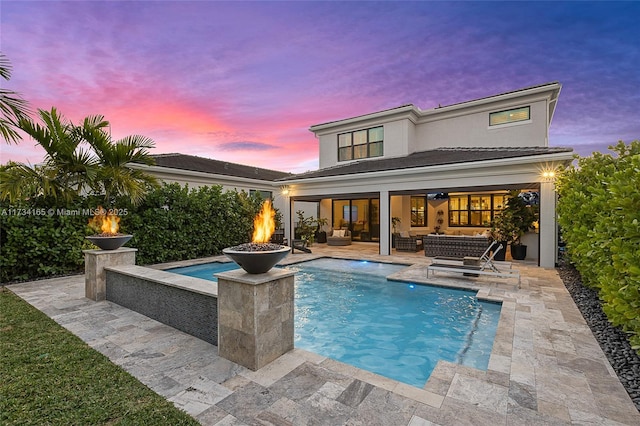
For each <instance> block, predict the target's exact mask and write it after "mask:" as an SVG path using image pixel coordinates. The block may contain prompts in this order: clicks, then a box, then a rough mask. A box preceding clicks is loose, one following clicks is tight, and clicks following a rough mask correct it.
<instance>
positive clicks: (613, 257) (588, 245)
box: [558, 141, 640, 350]
mask: <svg viewBox="0 0 640 426" xmlns="http://www.w3.org/2000/svg"><path fill="white" fill-rule="evenodd" d="M610 149H611V150H612V151H614V152H615V153H616V154H617V155H616V156H613V155H611V154H601V153H594V154H593V155H592V156H591V157H586V158H581V159H579V161H578V165H577V167H572V168H570V169H568V170H566V171H565V172H564V173H563V174H562V176H561V177H560V178H559V180H558V194H559V202H558V222H559V224H560V226H561V228H562V232H563V236H564V239H565V241H566V242H567V252H568V254H569V256H570V259H571V261H572V262H573V263H574V264H575V265H576V268H577V269H578V271H579V272H580V274H581V276H582V279H583V282H584V283H585V284H586V285H588V286H592V287H595V288H597V289H598V291H599V295H600V298H601V300H602V302H603V310H604V312H605V313H606V314H607V317H608V318H609V320H610V321H611V323H612V324H614V325H618V326H621V327H622V329H623V330H625V331H626V332H628V333H629V334H630V341H631V343H632V345H633V346H634V349H636V350H640V190H639V188H640V141H633V142H631V143H630V144H629V145H625V144H624V143H623V142H619V143H618V144H617V145H616V146H612V147H610Z"/></svg>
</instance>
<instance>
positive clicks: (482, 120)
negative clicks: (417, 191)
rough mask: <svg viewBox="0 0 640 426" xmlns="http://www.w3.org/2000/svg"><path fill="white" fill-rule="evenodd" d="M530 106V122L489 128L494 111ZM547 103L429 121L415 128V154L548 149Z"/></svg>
mask: <svg viewBox="0 0 640 426" xmlns="http://www.w3.org/2000/svg"><path fill="white" fill-rule="evenodd" d="M521 106H530V107H531V119H530V120H528V121H523V122H519V123H510V124H504V125H500V126H489V114H490V113H491V112H494V111H502V110H505V109H511V108H517V107H521ZM548 145H549V143H548V139H547V103H546V101H544V100H541V101H537V102H519V103H518V104H511V105H497V106H496V107H494V108H491V109H484V110H482V111H478V112H473V113H469V114H465V115H456V116H451V117H446V118H440V119H435V117H434V119H432V120H431V121H427V122H424V123H420V124H418V125H417V126H416V151H425V150H429V149H436V148H445V147H446V148H451V147H527V146H548Z"/></svg>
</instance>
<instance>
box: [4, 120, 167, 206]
mask: <svg viewBox="0 0 640 426" xmlns="http://www.w3.org/2000/svg"><path fill="white" fill-rule="evenodd" d="M38 113H39V116H40V119H41V121H42V122H43V125H40V124H37V123H34V122H33V121H32V120H31V119H28V118H24V119H21V120H20V122H19V124H20V128H21V129H22V130H23V131H24V132H25V133H27V134H28V135H29V136H31V137H32V138H33V139H34V140H35V141H36V142H37V143H38V144H39V145H40V146H41V147H42V148H43V149H44V150H45V151H46V155H45V158H44V162H43V164H42V165H37V166H35V167H29V166H27V165H25V164H21V163H9V164H8V165H7V166H3V167H2V168H0V198H1V199H8V200H9V201H11V202H14V201H16V200H20V199H27V198H32V197H38V196H51V197H53V198H54V199H56V200H65V201H66V200H70V199H73V198H74V197H77V196H79V195H80V194H83V193H94V194H97V195H104V199H105V203H106V204H107V205H111V204H112V202H113V199H114V197H116V196H128V197H130V198H131V200H132V202H134V203H137V202H139V201H141V200H142V198H143V197H144V194H145V193H146V192H147V190H148V189H149V187H150V186H156V185H157V184H158V183H157V180H156V179H155V178H154V177H153V176H150V175H148V174H146V173H144V172H143V171H141V170H133V169H130V168H129V167H127V165H128V164H130V163H132V162H138V163H143V164H153V158H152V157H151V156H150V154H149V149H151V148H153V147H154V146H155V145H154V142H153V141H152V140H151V139H149V138H146V137H144V136H138V135H135V136H127V137H125V138H123V139H121V140H119V141H115V142H113V141H112V140H111V136H110V135H109V134H108V133H107V132H106V131H105V129H106V128H107V127H108V126H109V122H108V121H105V120H104V117H103V116H100V115H96V116H89V117H87V118H85V119H84V121H83V124H82V126H75V125H74V124H73V123H72V122H70V121H68V120H66V119H65V118H64V117H63V116H62V115H60V114H58V112H57V110H56V109H55V108H51V111H43V110H39V111H38Z"/></svg>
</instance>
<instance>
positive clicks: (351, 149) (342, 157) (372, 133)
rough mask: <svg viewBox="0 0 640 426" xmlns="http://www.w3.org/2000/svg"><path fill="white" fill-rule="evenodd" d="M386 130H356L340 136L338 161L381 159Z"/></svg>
mask: <svg viewBox="0 0 640 426" xmlns="http://www.w3.org/2000/svg"><path fill="white" fill-rule="evenodd" d="M383 139H384V128H383V127H382V126H380V127H373V128H371V129H364V130H356V131H355V132H348V133H340V134H339V135H338V161H348V160H358V159H361V158H371V157H381V156H382V144H383Z"/></svg>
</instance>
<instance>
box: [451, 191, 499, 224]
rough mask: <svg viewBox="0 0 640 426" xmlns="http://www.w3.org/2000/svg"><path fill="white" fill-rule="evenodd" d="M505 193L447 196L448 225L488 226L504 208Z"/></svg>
mask: <svg viewBox="0 0 640 426" xmlns="http://www.w3.org/2000/svg"><path fill="white" fill-rule="evenodd" d="M506 196H507V195H506V194H468V195H450V196H449V226H489V225H490V224H491V221H492V220H493V218H494V216H495V214H496V213H498V212H500V211H501V210H502V209H503V208H504V203H505V197H506Z"/></svg>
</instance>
